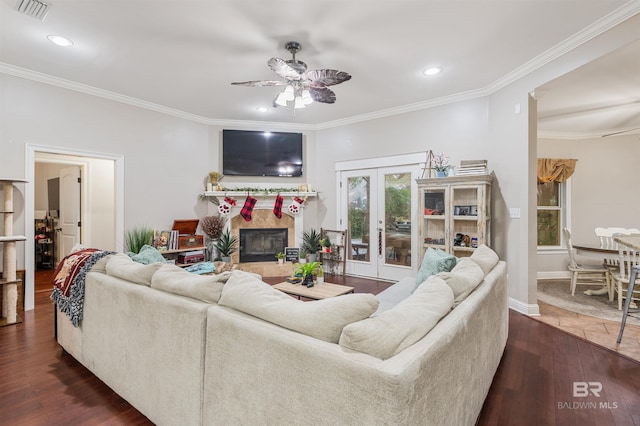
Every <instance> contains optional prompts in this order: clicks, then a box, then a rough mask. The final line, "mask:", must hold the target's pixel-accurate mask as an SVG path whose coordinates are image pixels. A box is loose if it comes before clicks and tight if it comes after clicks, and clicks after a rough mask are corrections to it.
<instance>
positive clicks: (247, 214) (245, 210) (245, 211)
mask: <svg viewBox="0 0 640 426" xmlns="http://www.w3.org/2000/svg"><path fill="white" fill-rule="evenodd" d="M256 201H258V200H256V199H255V198H253V197H252V196H251V195H247V199H246V200H244V206H243V207H242V210H241V211H240V215H241V216H242V217H243V218H244V220H246V221H247V222H250V221H251V213H253V206H255V205H256Z"/></svg>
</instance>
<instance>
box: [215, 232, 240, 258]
mask: <svg viewBox="0 0 640 426" xmlns="http://www.w3.org/2000/svg"><path fill="white" fill-rule="evenodd" d="M215 247H216V250H218V254H219V255H220V259H221V260H222V261H223V262H231V255H232V254H233V253H235V252H237V251H238V237H236V236H235V235H231V232H229V230H228V229H227V230H225V231H224V232H223V233H222V234H220V237H219V238H218V241H216V243H215Z"/></svg>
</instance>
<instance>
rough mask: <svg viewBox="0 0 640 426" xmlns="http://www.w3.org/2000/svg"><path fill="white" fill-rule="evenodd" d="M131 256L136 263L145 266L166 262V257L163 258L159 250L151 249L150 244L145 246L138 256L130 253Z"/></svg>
mask: <svg viewBox="0 0 640 426" xmlns="http://www.w3.org/2000/svg"><path fill="white" fill-rule="evenodd" d="M129 256H130V257H131V259H133V260H134V261H135V262H138V263H142V264H143V265H150V264H152V263H156V262H160V263H165V262H166V259H165V258H164V256H162V254H161V253H160V252H159V251H158V249H157V248H155V247H151V246H150V245H148V244H145V245H143V246H142V248H141V249H140V252H139V253H138V254H132V253H129Z"/></svg>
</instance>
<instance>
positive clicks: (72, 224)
mask: <svg viewBox="0 0 640 426" xmlns="http://www.w3.org/2000/svg"><path fill="white" fill-rule="evenodd" d="M59 176H60V227H59V228H58V231H59V232H58V235H57V237H58V238H59V240H60V245H59V247H60V256H59V258H60V259H62V258H63V257H65V256H66V255H68V254H69V253H70V252H71V248H73V246H74V245H75V244H78V243H80V241H81V230H82V228H81V224H80V167H79V166H73V167H66V168H64V169H61V170H60V174H59Z"/></svg>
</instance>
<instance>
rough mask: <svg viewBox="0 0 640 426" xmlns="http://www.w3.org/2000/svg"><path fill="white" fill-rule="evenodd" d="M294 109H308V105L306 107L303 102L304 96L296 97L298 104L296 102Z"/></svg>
mask: <svg viewBox="0 0 640 426" xmlns="http://www.w3.org/2000/svg"><path fill="white" fill-rule="evenodd" d="M293 107H294V108H295V109H299V108H304V107H306V105H305V103H304V101H303V100H302V96H296V102H295V104H294V105H293Z"/></svg>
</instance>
